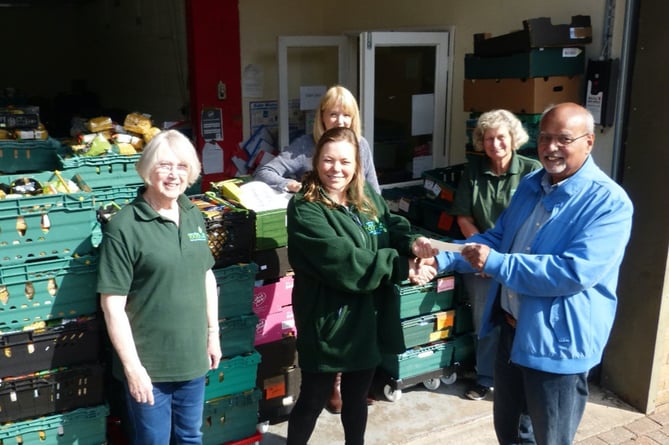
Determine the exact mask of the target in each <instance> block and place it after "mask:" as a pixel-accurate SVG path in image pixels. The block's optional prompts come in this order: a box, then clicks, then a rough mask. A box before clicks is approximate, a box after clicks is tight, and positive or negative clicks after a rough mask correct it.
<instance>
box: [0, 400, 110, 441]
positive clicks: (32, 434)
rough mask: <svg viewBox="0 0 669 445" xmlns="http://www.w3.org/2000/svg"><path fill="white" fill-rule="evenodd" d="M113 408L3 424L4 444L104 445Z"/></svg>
mask: <svg viewBox="0 0 669 445" xmlns="http://www.w3.org/2000/svg"><path fill="white" fill-rule="evenodd" d="M108 414H109V408H108V407H107V406H106V405H100V406H96V407H92V408H79V409H76V410H74V411H69V412H66V413H63V414H55V415H52V416H45V417H40V418H38V419H35V420H26V421H23V422H15V423H6V424H4V425H0V442H1V443H3V444H23V445H104V444H106V443H107V415H108Z"/></svg>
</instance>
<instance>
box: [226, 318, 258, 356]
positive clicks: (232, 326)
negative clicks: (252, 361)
mask: <svg viewBox="0 0 669 445" xmlns="http://www.w3.org/2000/svg"><path fill="white" fill-rule="evenodd" d="M257 324H258V316H257V315H256V314H254V313H250V314H246V315H238V316H235V317H228V318H224V319H222V320H219V327H220V330H221V331H220V335H219V338H220V341H221V351H223V356H224V357H233V356H235V355H240V354H246V353H249V352H252V351H253V341H254V339H255V336H256V325H257Z"/></svg>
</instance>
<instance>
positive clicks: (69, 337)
mask: <svg viewBox="0 0 669 445" xmlns="http://www.w3.org/2000/svg"><path fill="white" fill-rule="evenodd" d="M101 335H102V323H101V321H100V320H99V319H97V318H85V319H81V320H72V321H68V322H64V323H63V324H61V325H58V326H52V327H46V328H42V329H36V330H32V331H17V332H9V333H4V334H0V348H2V354H0V370H1V371H0V374H1V376H2V377H6V376H20V375H23V374H27V373H30V372H35V371H42V370H46V369H54V368H60V367H62V366H73V365H79V364H82V363H89V362H95V361H97V360H98V359H99V354H100V345H101V339H102V337H101Z"/></svg>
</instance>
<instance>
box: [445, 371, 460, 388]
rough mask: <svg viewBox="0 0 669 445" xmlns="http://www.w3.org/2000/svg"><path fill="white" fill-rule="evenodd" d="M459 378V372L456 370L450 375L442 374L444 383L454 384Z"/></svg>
mask: <svg viewBox="0 0 669 445" xmlns="http://www.w3.org/2000/svg"><path fill="white" fill-rule="evenodd" d="M457 379H458V373H457V372H455V371H454V372H452V373H451V374H449V375H442V376H441V382H442V383H443V384H444V385H452V384H453V383H455V381H456V380H457Z"/></svg>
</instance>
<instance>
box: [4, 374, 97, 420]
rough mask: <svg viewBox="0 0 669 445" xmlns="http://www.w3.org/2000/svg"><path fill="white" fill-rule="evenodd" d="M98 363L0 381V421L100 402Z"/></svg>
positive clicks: (20, 418) (26, 417)
mask: <svg viewBox="0 0 669 445" xmlns="http://www.w3.org/2000/svg"><path fill="white" fill-rule="evenodd" d="M103 376H104V367H103V366H102V365H99V364H95V365H90V366H78V367H71V368H63V369H58V370H50V371H44V372H40V373H35V374H31V375H27V376H23V377H16V378H13V379H3V381H2V383H0V422H8V421H16V420H23V419H28V418H34V417H39V416H44V415H47V414H54V413H60V412H64V411H71V410H73V409H76V408H83V407H87V406H96V405H100V404H102V403H104V394H103V393H104V391H103V388H104V379H103Z"/></svg>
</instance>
